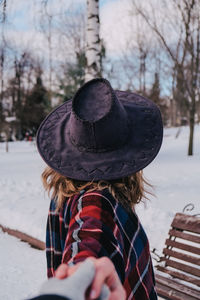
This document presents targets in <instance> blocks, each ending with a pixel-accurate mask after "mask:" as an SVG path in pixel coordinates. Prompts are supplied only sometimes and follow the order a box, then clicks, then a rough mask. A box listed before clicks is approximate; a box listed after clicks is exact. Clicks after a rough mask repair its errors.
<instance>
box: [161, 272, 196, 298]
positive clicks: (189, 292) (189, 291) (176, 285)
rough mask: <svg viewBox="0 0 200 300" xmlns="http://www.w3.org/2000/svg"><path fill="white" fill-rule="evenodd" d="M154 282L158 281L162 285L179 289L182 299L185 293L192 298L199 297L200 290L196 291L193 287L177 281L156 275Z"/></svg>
mask: <svg viewBox="0 0 200 300" xmlns="http://www.w3.org/2000/svg"><path fill="white" fill-rule="evenodd" d="M156 282H157V283H159V284H160V285H164V286H167V287H169V288H170V289H172V290H175V291H179V292H181V293H182V294H184V295H183V296H182V299H185V295H187V296H191V297H194V299H199V298H200V291H197V290H195V289H193V288H190V287H187V286H185V285H183V284H181V283H177V282H175V281H174V280H172V279H169V278H166V277H163V276H160V275H158V274H157V275H156Z"/></svg>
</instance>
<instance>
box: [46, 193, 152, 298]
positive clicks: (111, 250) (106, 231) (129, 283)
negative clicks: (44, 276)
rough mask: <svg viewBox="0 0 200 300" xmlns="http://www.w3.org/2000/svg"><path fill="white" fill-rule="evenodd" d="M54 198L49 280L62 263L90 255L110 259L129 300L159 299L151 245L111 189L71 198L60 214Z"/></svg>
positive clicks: (49, 236) (48, 246)
mask: <svg viewBox="0 0 200 300" xmlns="http://www.w3.org/2000/svg"><path fill="white" fill-rule="evenodd" d="M55 208H56V206H55V202H54V201H53V200H52V201H51V204H50V210H49V215H48V222H47V237H46V254H47V267H48V277H52V276H54V274H55V270H56V268H57V267H58V266H59V265H60V264H61V263H63V262H64V263H67V264H69V265H73V264H76V263H77V262H80V261H83V260H85V259H86V258H87V257H89V256H93V257H96V258H98V257H102V256H107V257H109V258H110V259H111V260H112V262H113V263H114V265H115V268H116V271H117V273H118V275H119V278H120V280H121V282H122V283H123V286H124V288H125V290H126V293H127V299H128V300H131V299H132V300H147V299H149V300H156V299H157V295H156V291H155V281H154V274H153V268H152V262H151V257H150V251H149V243H148V239H147V236H146V234H145V232H144V230H143V228H142V225H141V223H140V221H139V219H138V217H137V215H136V214H135V213H130V212H128V211H127V210H125V209H124V207H123V206H122V205H121V204H120V203H118V202H117V201H116V200H115V199H114V198H113V196H112V195H111V194H110V193H109V192H108V190H107V189H105V190H103V191H94V192H85V191H83V192H82V193H80V194H79V195H76V196H73V197H71V198H69V199H67V200H66V202H65V204H64V206H63V208H62V210H61V211H60V212H59V213H57V212H55Z"/></svg>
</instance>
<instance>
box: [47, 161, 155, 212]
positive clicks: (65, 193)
mask: <svg viewBox="0 0 200 300" xmlns="http://www.w3.org/2000/svg"><path fill="white" fill-rule="evenodd" d="M42 181H43V185H44V188H45V190H46V191H47V192H48V194H49V195H50V193H51V197H52V198H54V199H56V207H57V211H58V210H60V208H61V207H62V206H63V203H64V202H65V201H66V198H68V197H71V196H74V195H75V194H79V193H80V191H81V190H84V189H85V188H87V191H94V190H103V189H108V190H109V192H110V193H111V194H112V195H113V197H114V198H115V199H116V200H117V201H118V202H120V203H121V204H122V205H123V206H125V207H126V208H127V209H128V210H130V209H131V210H132V209H133V208H134V206H135V204H137V203H139V202H140V201H141V200H142V199H143V198H144V199H148V197H147V195H146V194H152V193H151V192H149V191H148V190H147V189H146V186H149V187H152V185H151V184H149V183H148V182H147V181H146V180H145V179H144V176H143V172H142V171H139V172H137V173H135V174H132V175H130V176H127V177H123V178H119V179H115V180H99V181H87V182H86V181H80V180H75V179H71V178H67V177H65V176H63V175H60V174H59V173H57V172H56V171H54V170H53V169H51V168H50V167H46V168H45V170H44V172H43V173H42Z"/></svg>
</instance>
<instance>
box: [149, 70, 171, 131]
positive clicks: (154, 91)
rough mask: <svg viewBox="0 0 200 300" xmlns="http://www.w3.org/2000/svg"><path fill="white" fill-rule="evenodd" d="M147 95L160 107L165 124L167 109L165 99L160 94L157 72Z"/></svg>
mask: <svg viewBox="0 0 200 300" xmlns="http://www.w3.org/2000/svg"><path fill="white" fill-rule="evenodd" d="M148 97H149V98H150V99H151V100H152V101H154V102H155V104H156V105H157V106H158V107H159V108H160V111H161V114H162V118H163V123H164V125H166V124H167V122H168V109H167V105H166V101H165V99H163V98H161V96H160V79H159V74H158V73H157V72H156V73H155V75H154V82H153V85H152V88H151V90H150V93H149V95H148Z"/></svg>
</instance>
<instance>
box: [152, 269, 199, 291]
mask: <svg viewBox="0 0 200 300" xmlns="http://www.w3.org/2000/svg"><path fill="white" fill-rule="evenodd" d="M156 269H157V270H159V271H161V272H163V273H166V274H169V275H171V276H173V277H175V278H178V279H181V280H184V281H186V282H189V283H192V284H194V285H196V286H199V287H200V279H196V278H194V277H192V276H190V275H185V274H183V273H180V272H177V271H174V270H171V269H167V268H165V267H162V266H159V265H158V266H156Z"/></svg>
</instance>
